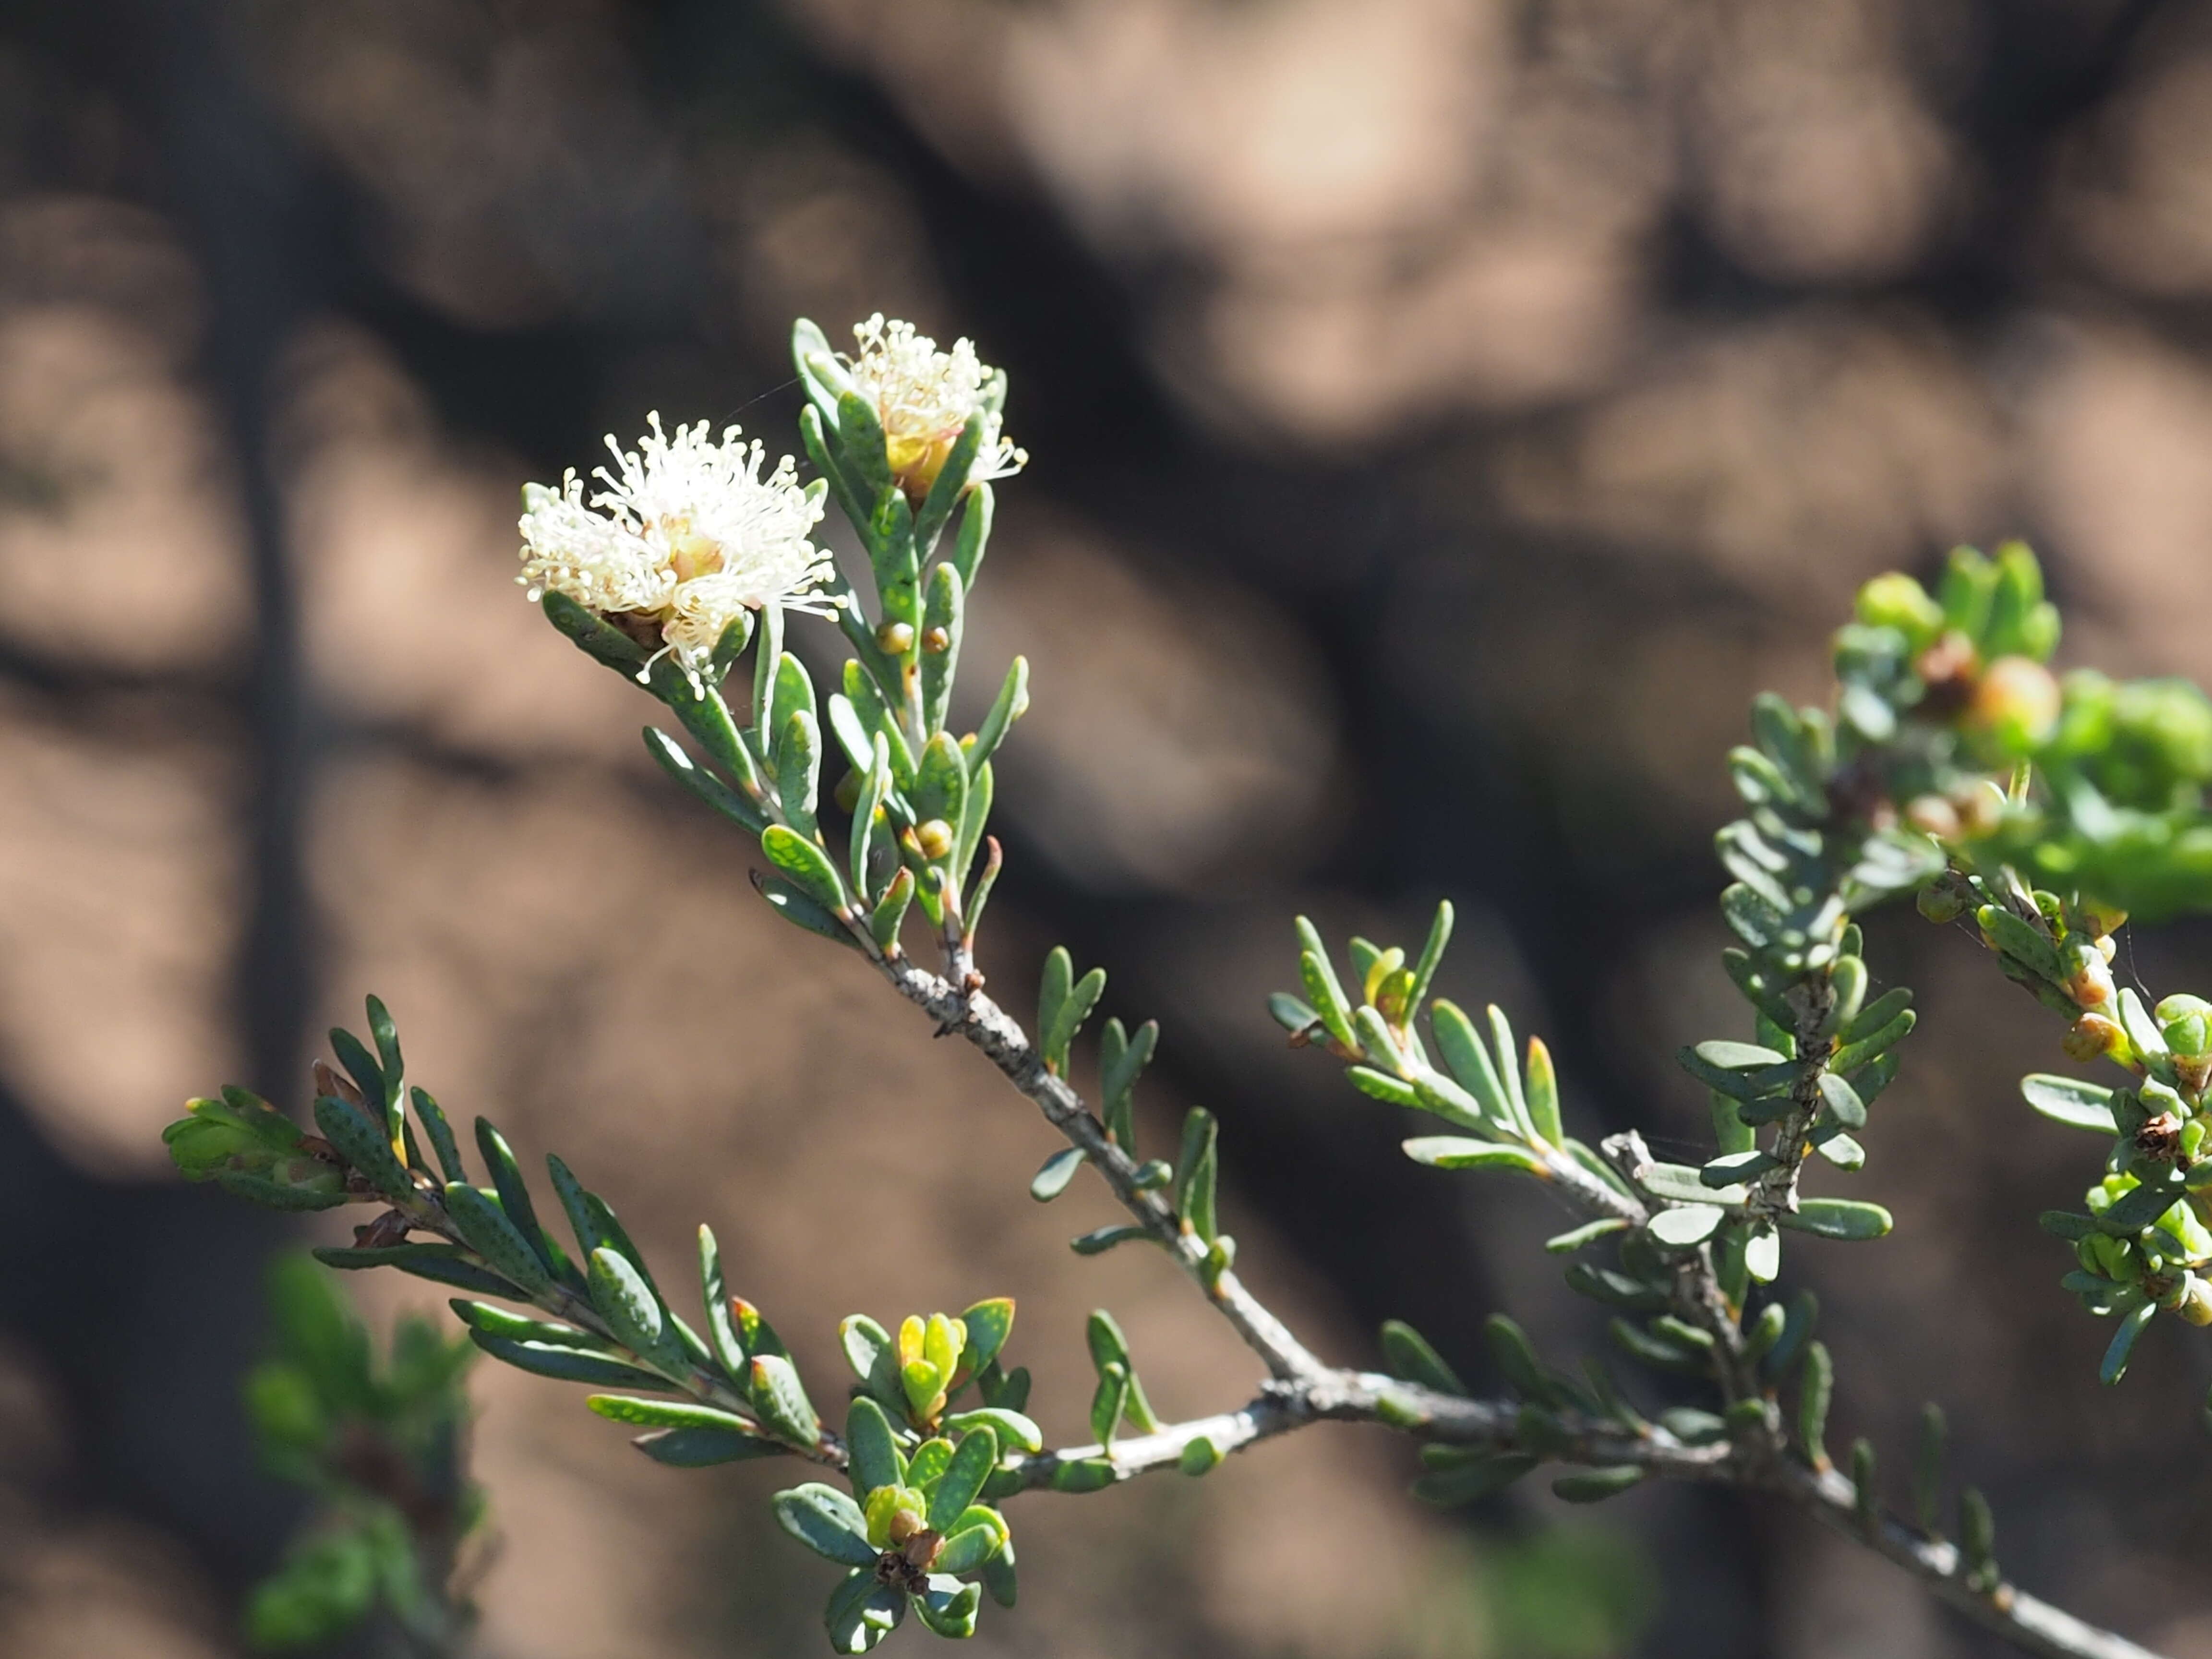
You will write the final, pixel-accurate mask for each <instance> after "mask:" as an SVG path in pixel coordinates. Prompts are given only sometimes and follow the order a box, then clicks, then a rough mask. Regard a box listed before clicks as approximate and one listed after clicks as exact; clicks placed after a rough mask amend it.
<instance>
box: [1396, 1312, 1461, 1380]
mask: <svg viewBox="0 0 2212 1659" xmlns="http://www.w3.org/2000/svg"><path fill="white" fill-rule="evenodd" d="M1383 1369H1384V1370H1387V1371H1389V1374H1390V1375H1391V1376H1395V1377H1397V1378H1398V1379H1399V1380H1400V1381H1401V1382H1405V1383H1419V1384H1420V1385H1421V1386H1422V1387H1423V1388H1425V1389H1435V1390H1436V1391H1437V1393H1439V1394H1452V1395H1462V1396H1464V1395H1466V1393H1467V1384H1465V1383H1462V1382H1461V1381H1460V1379H1459V1374H1458V1373H1457V1372H1456V1371H1455V1370H1452V1368H1451V1367H1450V1366H1449V1364H1445V1363H1444V1358H1443V1355H1442V1354H1440V1353H1438V1352H1437V1351H1436V1350H1435V1349H1434V1348H1433V1347H1431V1346H1429V1341H1428V1339H1427V1338H1426V1337H1425V1336H1423V1335H1422V1334H1420V1333H1419V1331H1417V1330H1415V1329H1414V1328H1413V1327H1412V1326H1411V1325H1408V1324H1407V1323H1406V1322H1404V1321H1403V1320H1400V1319H1386V1320H1384V1321H1383Z"/></svg>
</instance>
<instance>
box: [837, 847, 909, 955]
mask: <svg viewBox="0 0 2212 1659" xmlns="http://www.w3.org/2000/svg"><path fill="white" fill-rule="evenodd" d="M912 902H914V872H913V871H911V870H908V869H905V868H903V867H902V868H900V869H898V870H896V871H894V872H892V874H891V879H890V886H888V887H886V888H885V889H884V896H883V897H882V898H881V899H879V900H878V901H877V902H876V908H874V909H872V910H871V911H870V912H869V913H868V936H869V937H870V938H871V939H874V940H875V942H876V948H877V949H878V951H883V952H884V954H885V955H887V956H888V955H890V954H891V953H892V951H893V949H894V947H895V946H896V944H897V942H898V935H899V927H900V924H902V922H904V921H905V920H906V911H907V906H908V905H909V904H911V903H912ZM849 937H850V936H849V935H848V939H849Z"/></svg>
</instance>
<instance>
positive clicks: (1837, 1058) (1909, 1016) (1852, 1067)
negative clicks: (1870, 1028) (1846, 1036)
mask: <svg viewBox="0 0 2212 1659" xmlns="http://www.w3.org/2000/svg"><path fill="white" fill-rule="evenodd" d="M1919 1018H1920V1016H1919V1015H1917V1014H1916V1013H1914V1012H1912V1010H1911V1009H1910V1008H1907V1009H1905V1010H1904V1011H1903V1012H1900V1013H1899V1014H1897V1015H1895V1016H1894V1017H1893V1018H1891V1019H1889V1020H1888V1021H1887V1022H1886V1023H1885V1024H1883V1025H1882V1026H1881V1029H1880V1030H1876V1031H1874V1032H1872V1033H1870V1034H1869V1035H1868V1036H1863V1037H1861V1038H1860V1039H1859V1040H1858V1041H1857V1042H1847V1043H1845V1044H1844V1046H1843V1047H1842V1048H1838V1049H1837V1050H1836V1052H1835V1053H1834V1054H1831V1055H1829V1056H1828V1069H1829V1070H1831V1071H1832V1072H1838V1073H1843V1074H1844V1075H1846V1076H1848V1075H1849V1074H1850V1073H1853V1072H1856V1071H1857V1070H1858V1069H1859V1067H1860V1066H1865V1065H1867V1064H1869V1063H1870V1062H1871V1061H1873V1060H1878V1059H1880V1058H1881V1056H1882V1055H1883V1054H1887V1052H1888V1051H1889V1050H1890V1049H1892V1048H1895V1047H1896V1046H1897V1045H1898V1044H1899V1042H1902V1041H1904V1039H1905V1034H1906V1033H1908V1032H1909V1031H1911V1030H1912V1027H1913V1025H1914V1024H1915V1023H1916V1022H1917V1020H1918V1019H1919Z"/></svg>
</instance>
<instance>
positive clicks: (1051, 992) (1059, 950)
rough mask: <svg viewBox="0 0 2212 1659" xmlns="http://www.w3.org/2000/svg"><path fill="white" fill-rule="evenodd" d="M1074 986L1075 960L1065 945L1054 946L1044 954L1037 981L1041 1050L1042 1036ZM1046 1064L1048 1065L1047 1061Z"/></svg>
mask: <svg viewBox="0 0 2212 1659" xmlns="http://www.w3.org/2000/svg"><path fill="white" fill-rule="evenodd" d="M1074 984H1075V958H1074V957H1071V956H1069V955H1068V953H1067V947H1066V945H1054V946H1053V947H1052V949H1051V950H1050V951H1048V952H1047V953H1046V956H1045V959H1044V972H1043V973H1042V975H1040V976H1039V979H1038V981H1037V1016H1036V1017H1037V1041H1038V1046H1039V1048H1041V1049H1042V1046H1043V1042H1044V1034H1045V1033H1046V1032H1048V1031H1049V1030H1051V1029H1052V1027H1053V1023H1054V1021H1055V1020H1057V1019H1058V1018H1060V1009H1061V1008H1062V1007H1064V1006H1066V1002H1067V994H1068V992H1069V991H1070V990H1071V989H1072V988H1073V987H1074ZM1047 1064H1050V1062H1049V1060H1048V1061H1047Z"/></svg>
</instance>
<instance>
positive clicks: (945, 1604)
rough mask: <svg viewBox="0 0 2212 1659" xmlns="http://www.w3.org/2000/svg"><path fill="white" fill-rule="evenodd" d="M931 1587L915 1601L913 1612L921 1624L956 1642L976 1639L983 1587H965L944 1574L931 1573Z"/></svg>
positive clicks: (955, 1579) (968, 1585)
mask: <svg viewBox="0 0 2212 1659" xmlns="http://www.w3.org/2000/svg"><path fill="white" fill-rule="evenodd" d="M929 1586H930V1587H929V1589H928V1590H927V1592H925V1593H924V1594H922V1595H918V1596H916V1597H915V1598H914V1610H915V1615H916V1616H917V1617H919V1618H920V1619H921V1622H922V1623H923V1624H925V1625H927V1626H929V1628H930V1629H931V1631H933V1632H935V1633H936V1634H937V1635H939V1636H943V1637H946V1638H951V1639H952V1640H955V1641H959V1640H964V1639H965V1638H968V1637H970V1636H973V1635H974V1634H975V1609H976V1607H978V1606H979V1605H980V1604H981V1601H982V1599H983V1589H982V1586H981V1585H980V1584H963V1583H961V1582H960V1581H959V1580H958V1579H957V1578H952V1577H946V1576H945V1575H944V1574H942V1573H932V1574H931V1575H930V1576H929ZM940 1586H942V1587H943V1588H940Z"/></svg>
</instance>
